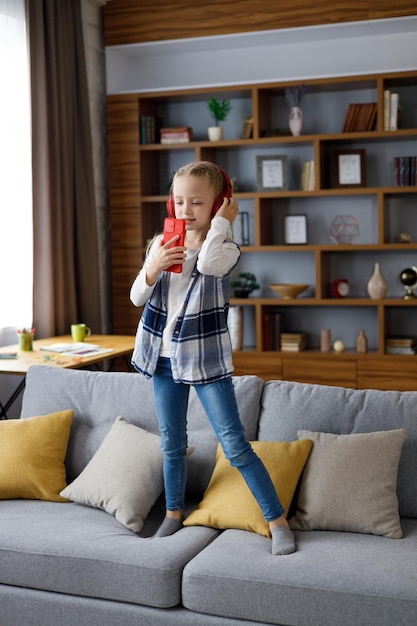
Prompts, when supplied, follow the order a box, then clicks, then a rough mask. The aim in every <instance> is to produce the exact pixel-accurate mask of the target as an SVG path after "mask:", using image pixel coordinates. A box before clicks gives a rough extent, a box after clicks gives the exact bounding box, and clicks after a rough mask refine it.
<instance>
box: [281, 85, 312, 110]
mask: <svg viewBox="0 0 417 626" xmlns="http://www.w3.org/2000/svg"><path fill="white" fill-rule="evenodd" d="M306 91H307V86H306V85H304V84H303V83H302V84H301V85H296V86H295V87H286V89H285V99H286V101H287V105H288V108H289V109H292V108H293V107H299V106H301V102H302V99H303V96H304V94H305V92H306Z"/></svg>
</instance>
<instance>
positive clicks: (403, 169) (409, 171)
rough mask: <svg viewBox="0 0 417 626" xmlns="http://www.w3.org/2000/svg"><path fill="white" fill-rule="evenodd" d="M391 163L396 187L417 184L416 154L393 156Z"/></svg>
mask: <svg viewBox="0 0 417 626" xmlns="http://www.w3.org/2000/svg"><path fill="white" fill-rule="evenodd" d="M393 165H394V180H395V184H396V185H397V187H410V186H412V187H413V186H415V185H417V156H408V157H394V160H393Z"/></svg>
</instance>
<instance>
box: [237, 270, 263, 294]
mask: <svg viewBox="0 0 417 626" xmlns="http://www.w3.org/2000/svg"><path fill="white" fill-rule="evenodd" d="M231 287H232V289H233V292H234V295H235V297H236V298H247V297H248V296H249V294H250V293H251V292H252V291H255V289H259V284H258V281H257V280H256V276H255V274H251V273H250V272H241V273H240V274H238V275H237V278H236V280H233V281H232V282H231Z"/></svg>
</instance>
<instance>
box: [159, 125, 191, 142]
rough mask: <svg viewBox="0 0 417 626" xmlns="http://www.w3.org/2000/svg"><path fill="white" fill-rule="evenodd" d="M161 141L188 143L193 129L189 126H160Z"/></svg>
mask: <svg viewBox="0 0 417 626" xmlns="http://www.w3.org/2000/svg"><path fill="white" fill-rule="evenodd" d="M160 133H161V143H188V142H189V141H191V139H192V138H193V129H192V128H190V127H189V126H175V127H171V128H161V131H160Z"/></svg>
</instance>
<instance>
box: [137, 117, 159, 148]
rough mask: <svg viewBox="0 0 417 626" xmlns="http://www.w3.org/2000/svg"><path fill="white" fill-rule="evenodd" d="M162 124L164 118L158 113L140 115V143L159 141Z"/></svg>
mask: <svg viewBox="0 0 417 626" xmlns="http://www.w3.org/2000/svg"><path fill="white" fill-rule="evenodd" d="M161 126H162V119H161V118H160V117H159V116H157V115H141V116H140V143H141V144H142V145H147V144H149V143H159V129H160V128H161Z"/></svg>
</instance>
